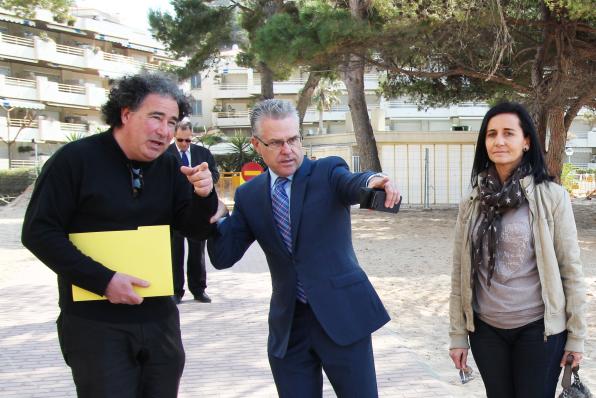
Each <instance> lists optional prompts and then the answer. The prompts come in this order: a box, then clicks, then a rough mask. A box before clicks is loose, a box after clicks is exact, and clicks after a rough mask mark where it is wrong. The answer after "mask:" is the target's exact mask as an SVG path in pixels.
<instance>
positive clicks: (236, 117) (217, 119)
mask: <svg viewBox="0 0 596 398" xmlns="http://www.w3.org/2000/svg"><path fill="white" fill-rule="evenodd" d="M211 115H212V117H213V125H214V126H217V127H220V128H234V127H248V126H250V120H249V112H248V111H233V112H213V113H212V114H211Z"/></svg>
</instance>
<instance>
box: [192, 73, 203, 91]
mask: <svg viewBox="0 0 596 398" xmlns="http://www.w3.org/2000/svg"><path fill="white" fill-rule="evenodd" d="M190 88H191V89H192V88H201V74H200V73H197V74H196V75H192V76H191V77H190Z"/></svg>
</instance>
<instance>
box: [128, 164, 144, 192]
mask: <svg viewBox="0 0 596 398" xmlns="http://www.w3.org/2000/svg"><path fill="white" fill-rule="evenodd" d="M128 169H129V170H130V185H131V187H132V197H133V198H135V199H136V198H138V197H139V196H140V195H141V192H143V169H142V168H140V167H134V166H133V165H132V164H129V165H128Z"/></svg>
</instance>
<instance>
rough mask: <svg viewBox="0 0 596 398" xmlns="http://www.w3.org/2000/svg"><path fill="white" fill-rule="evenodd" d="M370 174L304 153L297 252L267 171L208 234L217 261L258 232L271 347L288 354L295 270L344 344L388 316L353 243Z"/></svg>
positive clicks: (295, 224) (295, 213)
mask: <svg viewBox="0 0 596 398" xmlns="http://www.w3.org/2000/svg"><path fill="white" fill-rule="evenodd" d="M371 174H372V173H356V174H354V173H351V172H350V171H349V170H348V166H347V164H346V163H345V162H344V161H343V159H341V158H338V157H329V158H324V159H320V160H316V161H311V160H309V159H306V158H305V159H304V161H303V163H302V165H301V166H300V168H299V169H298V170H297V171H296V173H295V174H294V177H293V180H292V191H291V197H290V218H291V228H292V253H290V252H289V251H288V250H287V248H286V246H285V245H284V243H283V241H282V238H281V235H280V234H279V232H278V230H277V226H276V224H275V221H274V218H273V214H272V210H271V188H270V185H271V184H270V180H271V177H270V174H269V173H263V174H261V175H259V176H258V177H256V178H254V179H252V180H251V181H249V182H247V183H246V184H243V185H241V186H240V187H238V189H237V190H236V195H235V205H234V211H233V213H232V214H231V216H229V217H227V218H226V219H225V220H224V221H223V222H221V223H220V225H219V226H218V233H216V234H215V235H214V237H212V238H210V239H209V240H208V243H207V247H208V251H209V256H210V258H211V262H212V263H213V265H214V266H215V267H216V268H219V269H222V268H228V267H231V266H232V265H234V263H236V262H237V261H238V260H240V258H241V257H242V256H243V254H244V253H245V251H246V250H247V249H248V247H249V246H250V245H251V244H252V243H253V242H254V241H255V240H256V241H257V242H259V245H260V246H261V248H262V249H263V251H264V252H265V256H266V258H267V263H268V265H269V270H270V272H271V279H272V285H273V293H272V297H271V305H270V309H269V341H268V350H269V353H270V354H271V355H273V356H275V357H278V358H283V357H284V356H285V353H286V349H287V345H288V339H289V335H290V330H291V326H292V319H293V316H294V305H295V303H296V277H297V276H298V278H299V279H300V282H301V283H302V285H303V287H304V291H305V293H306V296H307V298H308V302H309V304H310V306H311V308H312V311H313V312H314V314H315V316H316V317H317V320H318V321H319V322H320V324H321V325H322V327H323V328H324V330H325V332H326V333H327V334H328V335H329V337H330V338H331V339H332V340H333V341H334V342H336V343H337V344H339V345H349V344H352V343H354V342H356V341H358V340H360V339H362V338H364V337H367V336H368V335H370V334H371V333H372V332H373V331H375V330H377V329H378V328H380V327H381V326H382V325H384V324H385V323H387V322H388V321H389V315H388V314H387V312H386V311H385V308H384V307H383V304H382V303H381V300H380V299H379V297H378V295H377V293H376V292H375V290H374V288H373V287H372V285H371V283H370V282H369V280H368V278H367V276H366V274H365V273H364V271H363V270H362V268H360V265H359V264H358V260H357V259H356V254H355V253H354V249H353V247H352V226H351V222H350V206H351V205H352V204H355V203H357V202H358V198H359V191H360V188H361V187H364V186H365V185H366V180H367V179H368V177H369V176H370V175H371Z"/></svg>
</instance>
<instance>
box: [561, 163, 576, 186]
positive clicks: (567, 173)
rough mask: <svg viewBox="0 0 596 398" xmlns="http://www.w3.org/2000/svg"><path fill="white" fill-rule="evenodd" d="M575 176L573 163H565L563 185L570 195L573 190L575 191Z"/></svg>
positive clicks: (562, 176)
mask: <svg viewBox="0 0 596 398" xmlns="http://www.w3.org/2000/svg"><path fill="white" fill-rule="evenodd" d="M573 175H574V167H573V165H572V164H571V163H563V170H562V171H561V184H562V185H563V187H564V188H565V189H566V190H567V192H569V193H571V190H572V189H573Z"/></svg>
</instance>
